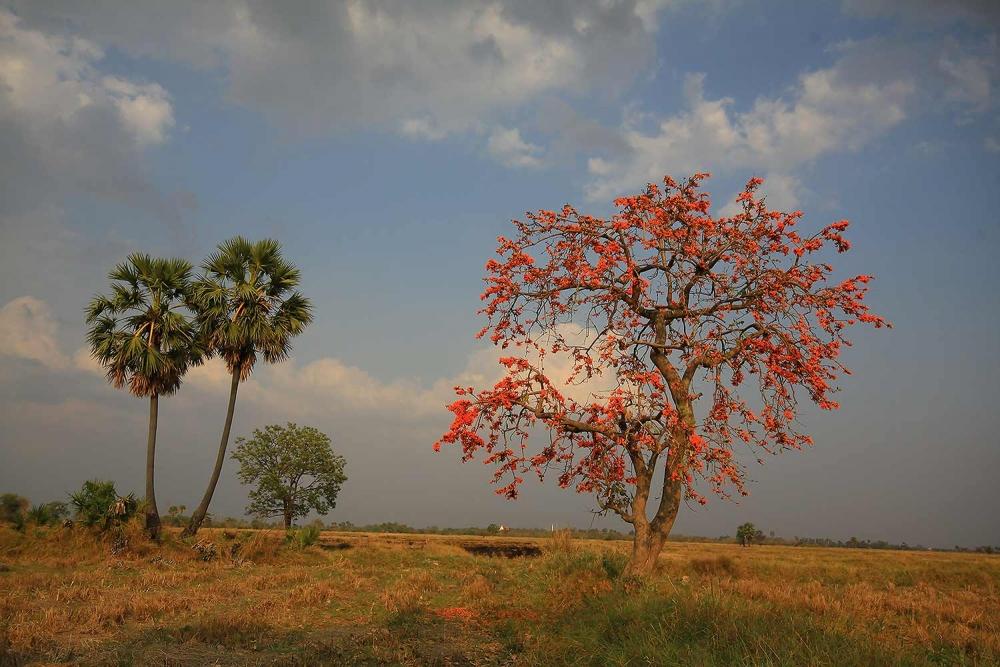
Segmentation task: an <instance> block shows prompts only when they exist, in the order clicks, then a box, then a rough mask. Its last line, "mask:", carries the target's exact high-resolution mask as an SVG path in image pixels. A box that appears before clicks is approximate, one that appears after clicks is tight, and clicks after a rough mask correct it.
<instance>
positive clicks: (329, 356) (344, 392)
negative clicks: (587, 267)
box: [0, 0, 1000, 546]
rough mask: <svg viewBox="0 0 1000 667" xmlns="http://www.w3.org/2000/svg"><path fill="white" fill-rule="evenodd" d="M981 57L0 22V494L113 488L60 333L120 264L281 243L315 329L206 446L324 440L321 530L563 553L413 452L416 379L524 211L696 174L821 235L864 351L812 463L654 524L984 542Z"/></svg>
mask: <svg viewBox="0 0 1000 667" xmlns="http://www.w3.org/2000/svg"><path fill="white" fill-rule="evenodd" d="M998 30H1000V12H998V10H997V9H996V6H995V4H994V3H990V2H971V1H970V2H952V3H946V5H941V4H940V3H932V2H919V1H916V0H914V1H912V2H888V1H873V2H860V1H859V0H847V1H846V2H843V3H833V2H831V3H795V2H752V1H749V0H748V1H744V2H740V1H734V2H722V1H721V0H720V1H716V2H710V3H694V2H684V1H680V0H677V1H674V2H656V1H653V0H643V1H640V2H593V3H591V2H547V3H536V2H515V1H513V0H512V1H510V2H500V1H497V2H475V3H472V2H470V3H462V4H455V3H444V2H442V3H437V2H427V3H420V4H409V3H405V4H404V3H389V2H383V3H379V2H364V1H361V0H357V1H354V2H345V3H303V4H300V5H296V6H295V7H294V9H290V8H289V7H288V6H285V5H281V6H279V5H278V4H277V3H272V4H268V3H251V2H246V1H244V0H226V1H224V2H218V3H211V4H210V5H205V4H202V3H193V2H192V3H183V2H182V3H152V2H149V3H146V2H133V3H128V4H121V3H114V2H96V3H87V4H85V5H84V4H80V3H73V2H59V1H52V2H49V1H38V0H34V1H31V2H21V1H9V0H8V1H4V2H0V234H2V236H0V259H2V264H0V308H2V311H0V401H2V407H0V426H2V428H0V462H2V465H0V488H2V489H3V490H8V489H9V490H14V491H18V492H20V493H23V494H26V495H28V496H30V497H31V498H33V499H35V500H45V499H49V498H55V497H60V496H62V495H63V494H64V493H65V492H66V491H67V490H69V489H71V488H74V487H76V486H78V485H79V483H80V482H81V481H82V479H83V478H85V477H94V476H101V477H110V478H114V479H116V480H118V482H119V484H120V485H122V486H123V487H124V488H136V489H138V488H140V487H141V471H142V465H143V458H142V457H143V447H142V445H143V441H142V438H143V436H144V433H145V426H144V414H145V413H144V408H143V406H142V405H141V403H140V402H139V401H137V400H135V399H131V398H130V397H128V396H127V395H124V394H122V393H121V392H116V391H114V390H112V389H111V388H110V387H108V386H107V385H106V384H105V383H104V382H103V379H102V378H101V376H100V375H99V374H97V373H95V372H94V370H93V368H92V367H91V366H90V365H89V364H88V363H87V361H86V355H85V354H81V353H80V352H79V350H80V348H81V347H82V346H83V330H84V329H83V322H82V317H81V309H82V307H83V304H84V303H85V302H86V301H87V299H88V298H89V297H90V296H91V295H92V294H93V293H94V292H96V291H98V290H100V289H102V288H103V287H104V285H105V282H106V281H105V274H106V272H107V271H108V269H109V268H110V267H111V266H112V264H113V263H115V262H116V261H118V260H119V259H120V258H122V257H123V256H124V255H125V254H127V253H128V252H129V251H132V250H136V249H139V250H144V251H148V252H151V253H156V254H164V255H180V256H184V257H187V258H189V259H191V260H192V261H195V262H198V261H200V259H201V258H203V257H204V256H205V255H206V254H207V253H208V252H209V251H210V250H211V249H212V247H213V246H214V245H215V244H216V243H218V242H219V241H221V240H223V239H225V238H227V237H229V236H231V235H234V234H237V233H240V234H244V235H248V236H250V237H260V236H273V237H275V238H277V239H279V240H280V241H281V242H282V243H283V245H284V247H285V249H286V253H287V255H288V256H289V257H290V258H291V259H292V260H293V261H295V262H296V263H297V264H298V265H299V266H300V267H301V268H302V270H303V276H304V281H303V291H305V292H306V293H307V295H308V296H310V297H311V298H312V299H313V301H314V302H315V304H316V307H317V319H316V322H315V323H314V324H313V325H312V326H311V327H310V328H309V329H308V330H307V332H306V333H305V334H304V335H303V336H301V338H300V339H299V340H298V341H296V346H295V353H294V359H293V360H292V361H291V362H290V363H288V364H286V365H284V366H282V367H280V368H272V369H261V370H260V372H259V373H256V374H255V378H254V380H252V382H251V383H250V384H249V385H248V386H247V387H245V389H244V390H241V391H242V393H241V398H240V402H239V404H238V407H237V421H236V425H235V432H236V433H247V432H249V431H250V430H252V428H253V427H255V426H260V425H262V424H263V423H267V422H273V421H286V420H294V421H298V422H299V423H308V424H313V425H316V426H318V427H320V428H322V429H323V430H325V431H327V432H328V433H330V434H331V436H332V437H333V439H334V443H335V447H337V448H338V449H339V450H340V451H341V452H342V453H344V454H345V456H346V457H347V459H348V462H349V468H348V474H349V477H350V481H349V482H348V483H347V485H346V486H345V490H344V494H343V496H342V501H341V503H340V506H339V507H338V509H337V510H336V511H335V513H334V514H333V515H331V517H330V518H332V519H340V520H345V519H349V520H353V521H355V522H362V521H381V520H400V521H407V522H410V523H413V524H418V525H426V524H439V525H458V524H468V523H481V524H485V523H489V522H493V521H498V522H505V523H513V524H519V525H548V524H549V523H561V524H573V525H590V523H591V521H592V517H591V514H590V512H589V509H590V508H591V502H590V500H589V499H588V498H587V497H583V496H577V495H576V494H573V493H571V492H561V491H558V490H556V489H553V488H552V485H547V486H542V487H532V488H531V489H529V490H528V492H527V493H526V494H525V495H524V496H523V498H522V499H521V500H519V501H517V502H516V503H509V502H507V501H503V500H501V499H499V498H495V497H493V494H492V491H491V489H490V488H489V487H488V486H487V484H486V481H487V479H488V474H487V473H488V471H487V470H485V469H483V468H482V466H479V465H478V464H467V465H466V466H464V467H463V466H462V465H461V464H460V463H459V462H458V461H457V460H456V459H457V455H456V453H455V452H444V453H441V454H437V455H435V454H433V453H432V452H431V450H430V444H431V443H432V442H433V441H434V439H435V438H436V437H437V435H439V434H440V432H441V431H442V430H443V429H444V428H445V427H446V426H447V423H448V414H447V412H446V411H444V409H443V407H442V406H443V404H444V403H446V402H448V400H449V393H450V387H451V386H452V385H453V384H455V382H456V381H457V380H458V379H467V378H474V379H480V380H482V379H485V378H489V377H491V374H494V373H495V372H496V371H495V365H494V364H493V359H494V358H495V355H494V354H493V353H492V352H491V351H490V350H489V349H487V347H485V346H484V345H483V344H482V343H479V342H477V341H475V340H474V338H473V333H474V332H475V331H476V330H477V329H478V328H479V327H480V326H481V323H480V321H479V319H478V318H477V316H476V314H475V312H476V309H477V308H478V305H479V301H478V294H479V291H480V287H481V279H482V275H483V268H482V267H483V264H484V263H485V261H486V260H487V259H488V258H489V257H490V255H491V253H492V251H493V248H494V239H495V237H496V236H497V235H498V234H501V233H504V232H505V231H506V230H507V228H508V227H509V221H510V219H511V218H513V217H517V216H520V215H522V214H523V212H524V211H526V210H533V209H537V208H540V207H546V208H552V207H556V206H560V205H562V204H563V203H566V202H572V203H574V204H576V205H577V206H579V207H580V208H581V209H584V210H587V211H588V212H592V213H598V214H604V213H607V212H609V211H610V210H611V208H610V201H611V199H612V198H613V197H614V196H615V195H617V194H622V193H626V192H630V191H635V190H637V189H638V188H641V187H642V186H643V185H644V184H645V183H646V182H648V181H651V180H657V179H659V178H661V177H662V176H663V175H664V174H665V173H671V174H673V175H674V176H683V175H686V174H688V173H691V172H693V171H696V170H705V171H710V172H712V173H713V174H714V177H713V179H712V180H711V181H710V182H709V188H710V190H711V191H712V193H713V195H714V197H715V200H716V202H717V204H716V206H717V210H724V208H723V207H724V205H725V204H726V203H727V202H728V201H730V200H731V199H732V198H733V196H734V195H735V193H736V192H737V190H738V188H739V186H740V184H741V183H743V182H745V181H746V179H747V178H749V177H750V176H753V175H760V176H763V177H765V178H766V179H767V183H766V185H765V191H766V192H767V193H768V195H769V203H771V204H772V205H773V206H775V207H779V208H787V209H795V208H801V209H802V210H803V211H805V214H806V222H805V223H804V224H807V225H816V226H818V225H822V224H826V223H828V222H830V221H833V220H837V219H841V218H848V219H850V220H852V223H853V226H852V234H851V238H852V240H853V241H854V244H855V248H854V250H852V252H851V253H849V254H848V255H846V256H843V257H841V258H839V263H838V269H841V268H842V270H843V271H844V272H845V273H848V272H864V273H873V274H875V275H876V277H877V280H876V282H875V283H874V284H873V290H872V293H871V301H872V303H873V304H874V305H875V307H876V308H877V310H878V311H879V312H881V313H883V314H885V315H886V316H887V317H889V318H890V319H891V320H892V321H893V322H894V323H895V325H896V328H895V329H893V330H892V331H890V332H874V333H867V332H866V333H862V334H859V335H858V336H857V340H856V347H855V348H854V349H852V350H851V351H850V352H849V354H848V362H849V364H850V365H851V366H852V367H854V369H855V370H856V374H855V375H854V376H852V377H851V378H849V379H848V380H847V381H846V382H845V383H844V393H843V394H842V396H841V402H842V403H843V405H844V407H843V409H842V410H841V411H840V412H838V413H834V414H822V415H820V414H815V413H813V412H807V414H806V417H805V419H806V424H807V425H808V426H809V427H810V429H811V431H812V432H813V433H814V435H815V436H816V439H817V445H816V447H815V449H814V450H813V451H809V452H806V453H802V454H789V455H784V456H782V457H778V458H775V459H771V460H769V461H768V462H767V465H766V466H764V467H761V468H756V467H755V468H753V469H752V471H751V477H752V478H754V479H755V480H757V483H755V484H754V485H753V486H752V495H751V497H750V498H748V499H746V500H744V501H742V502H741V503H740V504H739V505H736V504H732V503H726V502H724V501H721V500H717V501H714V502H712V503H710V505H709V506H708V507H707V508H703V509H697V510H695V509H685V510H682V513H681V516H680V518H679V520H678V524H677V531H679V532H686V533H698V534H708V535H717V534H726V533H732V531H733V529H734V528H733V527H734V526H735V525H736V524H737V523H739V522H741V521H744V520H752V521H754V522H755V523H756V524H757V525H759V526H763V527H765V528H767V529H769V530H775V531H777V532H778V533H780V534H784V535H828V536H833V537H839V538H846V537H849V536H851V535H857V536H858V537H869V538H873V539H877V538H886V539H891V540H896V541H903V540H905V541H909V542H911V543H916V542H924V543H927V544H937V545H946V546H950V545H951V544H954V543H956V542H957V543H961V544H984V543H998V542H1000V522H998V520H997V518H996V516H995V514H993V513H991V512H990V511H989V509H990V508H993V507H996V506H997V501H998V499H997V495H996V491H995V489H994V487H995V482H994V479H993V478H994V477H995V472H996V470H997V469H998V466H1000V447H998V443H997V440H998V438H997V436H996V432H997V429H998V427H1000V423H998V417H997V411H996V410H995V408H994V407H993V406H992V405H991V403H992V401H991V398H992V394H993V392H994V390H995V386H996V381H997V379H998V370H1000V344H998V341H1000V337H998V336H997V334H996V331H997V327H998V325H1000V322H998V320H1000V304H998V297H997V292H996V290H995V289H994V288H993V286H994V285H995V284H996V283H997V279H998V277H1000V276H998V270H997V268H996V267H997V264H996V260H995V258H996V255H997V251H998V250H1000V248H998V246H1000V238H998V228H1000V225H998V213H997V211H998V210H1000V194H998V192H1000V189H998V186H1000V178H998V176H1000V171H998V167H1000V113H998V105H1000V102H998V94H997V88H998V86H1000V81H998V73H1000V53H998V50H1000V46H998V42H997V39H998V36H997V35H998ZM219 371H220V369H219V368H217V367H215V366H210V367H206V368H203V369H199V370H198V372H197V373H195V374H193V375H192V376H191V377H190V378H189V381H188V382H187V384H186V386H185V388H184V390H183V391H182V392H181V394H180V395H178V396H177V397H176V398H171V399H170V400H169V401H165V404H166V405H165V406H164V408H162V410H163V412H164V414H165V419H164V421H163V423H162V426H161V435H160V441H161V443H162V446H161V448H160V451H161V456H160V462H159V465H160V468H159V478H158V490H159V494H160V496H161V498H160V499H159V501H160V505H162V506H166V505H169V504H178V503H184V504H187V505H189V506H190V505H193V504H195V501H196V499H197V497H198V496H199V495H200V492H201V489H202V487H203V484H204V482H205V479H203V478H205V477H207V474H208V469H209V466H210V461H211V460H212V457H213V456H214V442H215V441H216V438H217V431H218V430H219V428H220V427H221V420H222V417H223V414H222V412H223V410H224V393H225V389H226V387H227V385H226V383H225V380H224V378H222V383H221V384H220V377H221V375H220V373H219ZM233 473H234V470H233V468H232V466H231V465H227V469H226V477H225V479H224V482H223V484H222V486H221V487H220V492H219V494H217V496H216V498H217V500H216V501H215V505H216V506H215V510H216V511H217V512H218V513H221V514H234V515H235V514H239V513H240V512H241V510H242V506H243V504H244V502H245V494H244V491H243V490H242V489H241V488H240V487H239V485H238V484H237V483H236V481H235V479H234V474H233ZM597 525H608V526H618V527H621V525H620V524H616V523H615V522H613V521H611V520H610V519H599V520H598V522H597Z"/></svg>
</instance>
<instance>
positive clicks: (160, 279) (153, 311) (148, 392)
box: [86, 253, 203, 539]
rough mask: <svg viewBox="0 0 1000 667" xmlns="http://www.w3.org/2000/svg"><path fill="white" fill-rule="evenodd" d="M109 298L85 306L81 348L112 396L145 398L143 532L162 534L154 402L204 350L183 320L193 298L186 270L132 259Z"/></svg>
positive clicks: (115, 274)
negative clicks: (118, 392)
mask: <svg viewBox="0 0 1000 667" xmlns="http://www.w3.org/2000/svg"><path fill="white" fill-rule="evenodd" d="M108 279H109V280H111V281H112V283H111V294H110V295H109V296H105V295H103V294H99V295H97V296H95V297H94V298H93V300H91V302H90V304H89V305H88V306H87V309H86V313H87V324H88V325H89V329H88V331H87V342H88V343H89V344H90V351H91V354H92V355H93V357H94V358H95V359H96V360H97V361H98V362H99V363H100V364H101V366H103V367H104V370H105V371H106V373H107V378H108V382H110V383H111V384H112V385H113V386H114V387H115V388H117V389H121V388H123V387H128V390H129V391H130V392H132V394H134V395H136V396H139V397H148V398H149V433H148V435H147V439H146V529H147V530H148V531H149V535H150V537H151V538H153V539H158V538H159V534H160V515H159V512H157V509H156V493H155V491H154V488H153V469H154V462H155V459H156V422H157V414H158V410H159V399H160V396H167V395H170V394H172V393H174V392H175V391H177V389H178V388H179V387H180V385H181V378H183V376H184V374H185V373H186V372H187V370H188V368H190V367H191V366H192V365H196V364H198V363H201V361H202V358H203V347H202V345H201V342H200V338H199V335H198V327H197V323H196V322H195V320H194V318H193V317H191V316H190V314H189V313H186V312H185V310H184V309H185V308H186V307H187V306H188V305H189V304H190V297H191V263H190V262H187V261H185V260H183V259H162V258H154V257H150V256H149V255H147V254H144V253H133V254H131V255H129V256H128V258H127V259H126V261H125V262H123V263H121V264H119V265H118V266H116V267H115V268H114V270H112V271H111V272H110V273H109V274H108Z"/></svg>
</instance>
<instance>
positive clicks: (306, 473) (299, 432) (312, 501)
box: [232, 422, 347, 529]
mask: <svg viewBox="0 0 1000 667" xmlns="http://www.w3.org/2000/svg"><path fill="white" fill-rule="evenodd" d="M232 456H233V458H234V459H235V460H237V461H239V463H240V471H239V478H240V481H241V482H242V483H244V484H256V487H257V488H255V489H254V490H252V491H251V492H250V504H249V505H247V513H248V514H254V515H256V516H259V517H265V518H266V517H275V516H280V517H282V518H283V519H284V522H285V528H286V529H287V528H290V527H291V525H292V521H293V520H295V519H296V518H298V517H303V516H305V515H307V514H308V513H309V512H310V511H311V510H316V511H317V512H318V513H320V514H324V515H325V514H326V513H327V512H329V511H330V510H331V509H333V508H334V507H336V506H337V494H338V493H339V492H340V486H341V484H343V483H344V482H345V481H346V480H347V476H346V475H345V474H344V465H345V461H344V457H342V456H339V455H337V454H334V453H333V450H332V449H331V448H330V438H328V437H327V436H326V434H324V433H321V432H320V431H318V430H317V429H315V428H312V427H311V426H302V427H300V426H296V425H295V424H293V423H291V422H289V423H288V424H287V425H286V426H278V425H276V424H271V425H268V426H265V427H264V429H263V430H261V429H254V432H253V437H252V438H251V439H249V440H247V439H246V438H237V439H236V449H235V450H234V451H233V455H232Z"/></svg>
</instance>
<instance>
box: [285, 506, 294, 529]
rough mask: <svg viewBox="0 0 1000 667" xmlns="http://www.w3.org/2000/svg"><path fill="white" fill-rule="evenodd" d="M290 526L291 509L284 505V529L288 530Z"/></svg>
mask: <svg viewBox="0 0 1000 667" xmlns="http://www.w3.org/2000/svg"><path fill="white" fill-rule="evenodd" d="M291 527H292V509H291V508H290V507H287V506H286V507H285V530H290V529H291Z"/></svg>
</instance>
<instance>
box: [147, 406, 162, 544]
mask: <svg viewBox="0 0 1000 667" xmlns="http://www.w3.org/2000/svg"><path fill="white" fill-rule="evenodd" d="M159 408H160V397H159V396H157V395H156V394H153V395H152V396H150V397H149V435H148V436H147V438H146V530H147V531H149V537H150V538H151V539H154V540H158V539H159V538H160V513H159V512H158V511H157V510H156V491H155V490H154V489H153V470H154V468H155V461H156V422H157V418H158V412H159Z"/></svg>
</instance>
